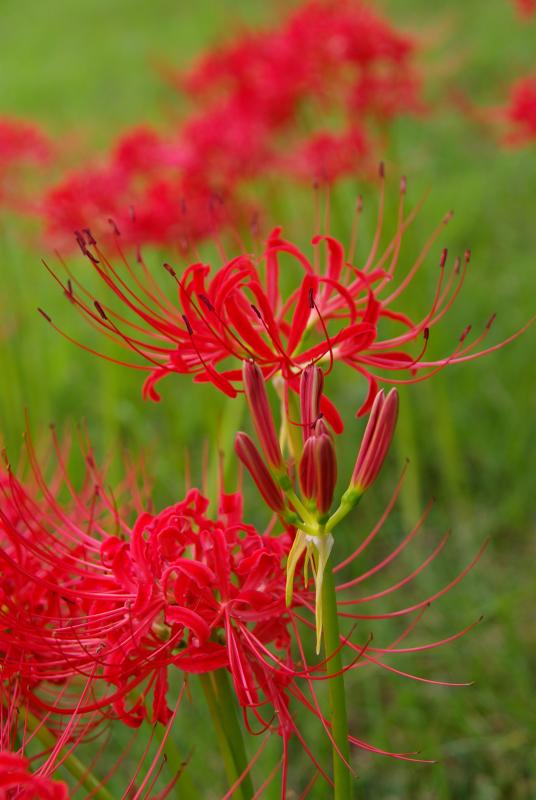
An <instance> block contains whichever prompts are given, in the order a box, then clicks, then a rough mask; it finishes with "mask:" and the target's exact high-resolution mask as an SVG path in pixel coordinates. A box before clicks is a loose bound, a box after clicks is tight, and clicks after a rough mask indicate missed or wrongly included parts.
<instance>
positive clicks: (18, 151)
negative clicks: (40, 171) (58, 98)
mask: <svg viewBox="0 0 536 800" xmlns="http://www.w3.org/2000/svg"><path fill="white" fill-rule="evenodd" d="M50 153H51V147H50V143H49V141H48V139H47V137H46V136H45V135H44V134H43V133H42V132H41V131H40V130H39V128H38V127H37V126H36V125H34V124H32V123H30V122H26V121H24V120H18V119H12V118H9V117H0V175H1V174H2V172H4V170H6V169H7V168H8V167H11V166H14V165H17V164H20V163H26V162H30V163H34V164H35V163H37V164H39V163H44V162H46V161H47V160H48V159H49V157H50Z"/></svg>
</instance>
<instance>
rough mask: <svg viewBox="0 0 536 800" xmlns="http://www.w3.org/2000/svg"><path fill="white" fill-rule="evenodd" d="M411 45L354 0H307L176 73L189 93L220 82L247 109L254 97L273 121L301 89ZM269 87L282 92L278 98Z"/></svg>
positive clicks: (400, 57) (397, 55) (400, 53)
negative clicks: (183, 72) (263, 27)
mask: <svg viewBox="0 0 536 800" xmlns="http://www.w3.org/2000/svg"><path fill="white" fill-rule="evenodd" d="M414 47H415V45H414V43H413V42H412V41H411V39H410V38H409V37H408V36H402V35H401V34H399V33H398V32H396V31H394V30H393V28H392V27H390V25H389V24H388V23H387V22H386V21H384V20H382V19H381V18H380V17H379V16H378V15H377V14H375V13H374V12H373V11H372V10H371V9H370V8H369V7H367V6H365V5H364V4H363V3H361V2H355V1H354V0H343V2H334V1H333V0H327V1H324V2H317V1H316V0H312V2H307V3H304V4H303V5H302V6H301V7H299V8H298V9H297V10H296V11H295V12H294V13H293V14H292V15H291V16H290V17H289V18H288V19H287V20H285V21H284V22H283V24H281V25H280V26H279V27H278V28H275V29H273V30H268V31H264V32H262V31H261V32H258V33H252V34H249V35H242V36H241V37H240V39H239V40H238V41H237V42H236V43H235V44H232V45H230V46H227V47H223V48H221V49H220V50H219V51H216V52H213V53H211V54H209V55H208V56H205V57H204V58H203V59H201V61H200V63H199V64H198V65H197V66H195V67H194V68H193V69H192V70H191V71H190V72H189V73H188V74H186V75H185V76H183V77H180V78H178V79H177V80H178V82H179V84H180V86H181V87H182V88H186V90H187V91H189V92H191V93H192V94H193V95H194V96H195V97H198V96H199V95H200V94H201V96H203V95H206V94H208V95H209V96H210V95H211V94H213V93H214V92H217V91H218V90H220V89H221V88H222V87H223V88H224V89H227V90H228V91H229V93H232V94H233V95H235V96H236V95H239V96H240V97H242V98H247V100H248V102H249V101H251V103H252V104H253V107H254V108H255V107H256V106H258V105H259V104H261V105H262V108H263V116H264V117H265V118H268V119H272V120H273V121H274V122H275V123H279V122H280V121H281V119H285V118H287V117H288V116H290V114H291V113H293V110H294V106H295V103H296V101H297V99H298V98H299V97H300V96H301V95H303V93H304V91H305V92H311V91H317V92H318V93H320V94H323V93H324V91H325V90H326V85H327V84H329V82H330V80H333V77H334V75H335V76H336V77H337V78H340V75H341V73H343V72H344V70H348V68H349V67H353V68H358V69H360V70H361V69H362V70H366V69H368V68H370V65H371V64H373V63H375V62H377V61H383V62H387V63H389V62H390V63H392V64H397V65H399V66H400V65H401V64H403V63H404V60H405V59H407V58H408V56H410V55H411V53H412V51H413V50H414ZM282 79H283V80H282ZM276 87H279V88H280V89H281V90H282V93H283V95H282V98H281V100H280V101H279V102H278V95H277V94H276V92H275V88H276ZM270 103H271V105H270Z"/></svg>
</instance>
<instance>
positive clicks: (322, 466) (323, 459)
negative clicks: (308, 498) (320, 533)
mask: <svg viewBox="0 0 536 800" xmlns="http://www.w3.org/2000/svg"><path fill="white" fill-rule="evenodd" d="M315 467H316V507H317V508H318V510H319V512H320V514H326V513H327V512H328V511H329V509H330V506H331V503H332V502H333V493H334V491H335V484H336V483H337V455H336V453H335V447H334V445H333V440H332V438H331V436H329V435H328V434H326V433H322V434H321V435H320V436H315Z"/></svg>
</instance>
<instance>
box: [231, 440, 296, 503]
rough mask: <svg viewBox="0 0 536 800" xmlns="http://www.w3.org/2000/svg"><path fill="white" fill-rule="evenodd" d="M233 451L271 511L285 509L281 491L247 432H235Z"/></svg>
mask: <svg viewBox="0 0 536 800" xmlns="http://www.w3.org/2000/svg"><path fill="white" fill-rule="evenodd" d="M235 452H236V454H237V456H238V458H239V459H240V461H241V462H242V464H243V465H244V466H245V468H246V469H247V471H248V472H249V474H250V475H251V477H252V478H253V480H254V481H255V484H256V486H257V489H258V490H259V492H260V493H261V495H262V497H263V498H264V500H265V502H266V504H267V505H268V506H269V507H270V508H271V509H272V511H275V512H277V513H278V514H280V513H282V512H283V511H284V510H285V501H284V498H283V492H282V491H281V489H280V488H279V486H278V485H277V484H276V482H275V481H274V479H273V478H272V476H271V475H270V473H269V471H268V468H267V466H266V464H265V463H264V461H263V460H262V456H261V454H260V453H259V451H258V450H257V448H256V447H255V444H254V442H253V440H252V439H251V438H250V437H249V436H248V435H247V433H243V432H242V431H239V432H238V433H237V434H236V437H235Z"/></svg>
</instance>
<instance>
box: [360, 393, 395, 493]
mask: <svg viewBox="0 0 536 800" xmlns="http://www.w3.org/2000/svg"><path fill="white" fill-rule="evenodd" d="M397 416H398V392H397V391H396V389H391V391H390V392H389V394H388V395H387V397H386V396H385V394H384V392H383V389H382V390H380V391H379V392H378V394H377V395H376V398H375V400H374V403H373V405H372V409H371V411H370V417H369V421H368V423H367V427H366V428H365V435H364V436H363V441H362V442H361V447H360V448H359V453H358V456H357V460H356V462H355V467H354V471H353V473H352V480H351V482H350V485H351V487H352V488H353V489H357V490H358V491H359V492H364V491H365V490H366V489H368V488H369V486H371V485H372V484H373V483H374V481H375V480H376V478H377V476H378V473H379V471H380V469H381V468H382V464H383V462H384V460H385V457H386V455H387V451H388V450H389V445H390V444H391V439H392V438H393V433H394V430H395V425H396V419H397Z"/></svg>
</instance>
